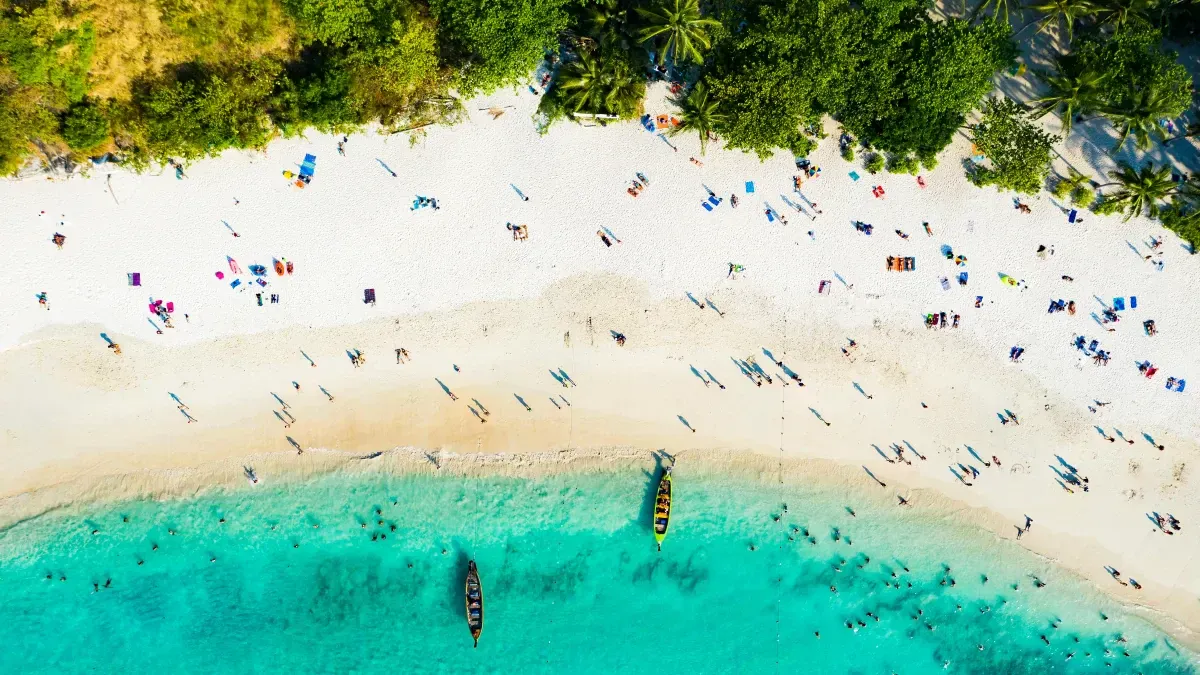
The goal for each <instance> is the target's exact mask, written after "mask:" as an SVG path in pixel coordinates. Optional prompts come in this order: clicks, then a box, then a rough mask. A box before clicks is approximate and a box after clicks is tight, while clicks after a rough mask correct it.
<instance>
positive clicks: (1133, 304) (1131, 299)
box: [1129, 295, 1137, 309]
mask: <svg viewBox="0 0 1200 675" xmlns="http://www.w3.org/2000/svg"><path fill="white" fill-rule="evenodd" d="M1129 309H1137V296H1136V295H1131V296H1129Z"/></svg>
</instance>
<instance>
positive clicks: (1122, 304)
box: [1113, 298, 1125, 312]
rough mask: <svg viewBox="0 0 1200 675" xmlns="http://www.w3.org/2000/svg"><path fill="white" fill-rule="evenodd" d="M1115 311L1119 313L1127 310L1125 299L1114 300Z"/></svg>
mask: <svg viewBox="0 0 1200 675" xmlns="http://www.w3.org/2000/svg"><path fill="white" fill-rule="evenodd" d="M1113 309H1115V310H1117V311H1118V312H1119V311H1121V310H1123V309H1125V298H1113Z"/></svg>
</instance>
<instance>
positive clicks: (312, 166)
mask: <svg viewBox="0 0 1200 675" xmlns="http://www.w3.org/2000/svg"><path fill="white" fill-rule="evenodd" d="M316 170H317V156H316V155H305V156H304V162H303V163H302V164H300V181H301V182H303V183H308V182H309V181H311V180H312V176H313V172H315V171H316ZM297 185H300V183H297Z"/></svg>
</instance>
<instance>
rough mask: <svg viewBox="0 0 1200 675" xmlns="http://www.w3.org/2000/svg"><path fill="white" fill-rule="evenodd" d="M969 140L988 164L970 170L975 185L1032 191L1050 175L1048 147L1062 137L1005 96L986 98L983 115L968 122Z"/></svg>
mask: <svg viewBox="0 0 1200 675" xmlns="http://www.w3.org/2000/svg"><path fill="white" fill-rule="evenodd" d="M970 130H971V140H972V141H973V142H974V143H975V146H976V147H977V148H978V149H979V152H980V153H982V154H983V155H985V156H986V157H987V164H984V165H979V166H976V167H975V168H974V169H973V170H972V171H971V172H970V174H969V177H970V179H971V182H973V183H975V184H976V185H980V186H983V185H995V186H996V187H998V188H1000V189H1001V190H1015V191H1017V192H1023V193H1026V194H1034V193H1036V192H1038V191H1039V190H1041V189H1042V187H1043V186H1044V185H1045V183H1046V177H1047V176H1049V175H1050V161H1051V159H1052V157H1051V155H1050V149H1051V148H1052V147H1053V146H1054V144H1055V143H1057V142H1058V141H1060V140H1062V139H1060V138H1059V137H1058V136H1051V135H1050V134H1048V133H1046V132H1045V131H1043V130H1042V128H1041V127H1040V126H1038V125H1037V124H1034V123H1033V122H1031V121H1030V120H1029V119H1028V114H1027V113H1026V111H1025V108H1024V107H1023V106H1022V105H1021V104H1019V103H1017V102H1015V101H1011V100H1008V99H989V100H988V101H987V102H985V103H984V104H983V117H982V119H980V121H979V123H978V124H972V125H971V126H970Z"/></svg>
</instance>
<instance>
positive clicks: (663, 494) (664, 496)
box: [654, 466, 671, 551]
mask: <svg viewBox="0 0 1200 675" xmlns="http://www.w3.org/2000/svg"><path fill="white" fill-rule="evenodd" d="M670 524H671V467H669V466H668V467H667V468H666V469H663V475H662V478H660V479H658V494H656V495H655V496H654V539H655V540H656V541H657V542H658V550H660V551H661V550H662V542H663V539H666V538H667V526H668V525H670Z"/></svg>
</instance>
